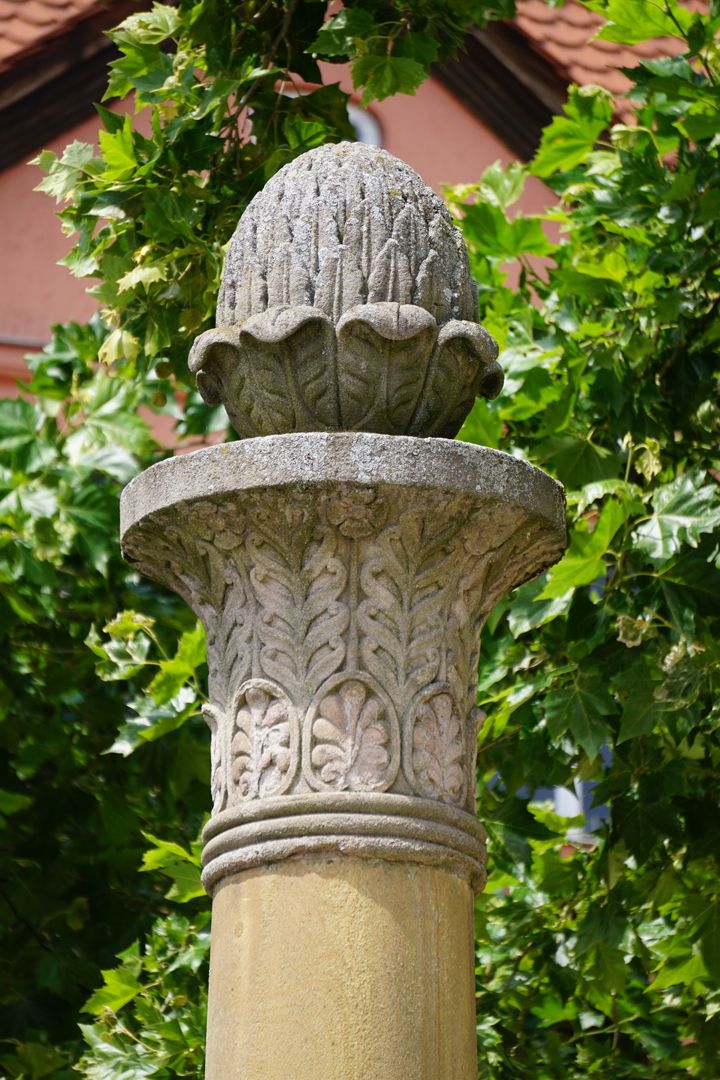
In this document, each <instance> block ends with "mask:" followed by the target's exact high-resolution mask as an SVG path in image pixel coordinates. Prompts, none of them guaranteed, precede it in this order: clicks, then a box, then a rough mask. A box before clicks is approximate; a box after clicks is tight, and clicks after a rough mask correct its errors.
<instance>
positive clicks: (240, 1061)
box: [206, 855, 477, 1080]
mask: <svg viewBox="0 0 720 1080" xmlns="http://www.w3.org/2000/svg"><path fill="white" fill-rule="evenodd" d="M210 1002H211V1007H210V1010H209V1014H208V1043H207V1073H206V1075H207V1077H208V1080H476V1077H477V1063H476V1035H475V1024H476V1020H475V975H474V963H473V904H472V893H471V891H470V888H469V886H468V883H467V882H466V881H464V880H463V879H462V878H461V877H458V876H456V875H455V874H453V873H448V872H446V871H445V870H443V869H442V868H441V867H435V866H418V865H413V864H407V863H405V864H402V863H391V862H388V861H387V860H385V859H383V860H382V861H379V860H372V859H368V860H363V861H360V860H357V859H343V858H332V857H329V856H327V855H325V856H323V855H317V856H313V855H305V856H304V857H303V858H302V859H290V860H285V861H284V862H280V863H276V864H274V865H273V866H270V867H266V868H263V869H256V870H247V871H245V872H244V873H241V874H238V875H237V876H236V877H231V878H229V879H228V880H226V881H225V882H224V883H223V884H222V885H221V886H220V887H219V888H218V889H217V891H216V893H215V896H214V898H213V931H212V953H211V957H210Z"/></svg>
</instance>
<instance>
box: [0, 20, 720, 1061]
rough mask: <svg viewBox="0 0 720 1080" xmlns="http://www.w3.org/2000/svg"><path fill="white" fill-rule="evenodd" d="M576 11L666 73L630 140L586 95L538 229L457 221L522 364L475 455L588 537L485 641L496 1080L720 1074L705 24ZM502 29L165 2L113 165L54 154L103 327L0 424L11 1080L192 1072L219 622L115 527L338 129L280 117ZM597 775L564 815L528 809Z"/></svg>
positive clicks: (495, 210)
mask: <svg viewBox="0 0 720 1080" xmlns="http://www.w3.org/2000/svg"><path fill="white" fill-rule="evenodd" d="M587 6H589V7H592V8H593V9H594V10H598V11H600V12H601V13H603V14H604V15H605V16H606V19H607V21H606V23H605V24H604V25H603V27H602V29H601V31H600V35H601V36H602V37H604V38H606V39H609V40H617V41H621V42H627V43H633V42H638V41H643V40H646V39H647V38H652V37H654V36H655V35H657V34H663V35H667V34H670V35H671V36H674V37H675V38H676V39H678V40H680V41H681V42H683V43H684V47H685V48H686V54H685V55H681V56H678V57H675V58H674V59H669V60H661V61H646V62H644V63H643V64H642V65H641V66H640V67H639V68H637V69H634V70H633V72H632V78H633V80H634V83H635V88H634V90H633V99H634V101H635V103H636V110H637V125H636V126H633V127H630V126H627V125H622V124H613V123H612V110H613V103H612V100H611V98H610V97H609V96H608V95H607V94H606V93H604V92H603V91H600V90H597V89H592V88H585V89H582V90H575V91H573V92H572V93H571V95H570V100H569V102H568V106H567V109H566V112H565V114H564V116H563V117H559V118H557V119H556V120H555V121H553V123H552V124H551V125H550V126H549V128H548V129H547V131H546V133H545V136H544V138H543V142H542V145H541V147H540V150H539V152H538V155H537V157H536V159H535V161H534V163H532V165H531V171H533V172H534V173H535V174H536V175H537V176H540V177H542V178H543V179H544V180H545V181H546V182H547V183H548V184H549V185H551V187H552V188H553V190H554V191H555V192H556V194H557V196H558V200H559V204H558V206H557V207H556V208H554V209H553V210H552V211H549V212H548V213H547V214H545V215H522V214H517V213H514V212H513V210H512V209H511V208H512V207H513V204H514V203H515V202H516V201H517V199H518V197H519V196H520V194H521V192H522V188H523V184H524V182H525V177H526V174H527V170H526V169H525V168H523V167H522V166H519V165H513V166H510V167H509V168H507V169H502V168H500V167H499V166H492V167H491V168H489V169H488V170H487V171H486V172H485V174H484V176H483V177H482V178H481V180H480V181H479V183H477V184H475V185H469V186H465V187H463V188H458V189H455V190H454V191H452V192H449V194H448V197H449V202H450V205H451V208H452V210H453V212H454V213H455V214H456V216H457V219H458V222H459V224H460V225H461V227H462V229H463V231H464V233H465V237H466V239H467V241H468V244H469V246H470V250H471V259H472V265H473V272H474V274H475V277H476V279H477V281H478V283H479V287H480V308H481V311H480V314H481V319H482V321H483V322H484V323H485V325H486V326H487V327H488V329H489V330H490V331H491V332H492V333H493V334H494V335H495V336H496V337H497V338H498V340H499V341H500V343H501V346H502V349H503V353H502V357H501V360H502V362H503V364H504V367H505V370H506V372H507V383H506V391H505V392H504V393H503V395H501V397H500V398H499V399H498V400H497V401H496V402H493V403H487V402H484V401H482V402H478V403H477V404H476V407H475V409H474V410H473V413H472V414H471V417H470V418H469V420H468V422H467V424H466V426H465V428H464V430H463V432H462V433H461V437H462V438H465V439H468V440H470V441H477V442H480V443H484V444H486V445H490V446H499V447H501V448H502V449H504V450H509V451H511V452H513V453H515V454H518V455H520V456H526V457H528V458H529V459H530V460H532V461H533V462H534V463H536V464H538V465H540V466H541V467H543V468H545V469H547V470H548V471H549V472H551V473H552V474H553V475H555V476H557V477H558V479H560V480H561V481H562V482H563V483H564V484H565V486H566V488H567V491H568V507H569V524H570V546H569V549H568V553H567V555H566V557H565V558H564V559H563V561H562V562H561V563H560V564H558V566H556V567H555V568H553V569H552V570H551V571H549V572H548V573H547V574H546V575H545V576H544V577H543V578H542V579H541V580H540V581H537V582H533V583H530V584H529V585H526V586H524V587H523V588H522V589H520V590H518V591H517V592H516V593H515V594H514V596H513V597H511V598H510V599H509V600H508V601H507V602H505V603H503V604H502V605H501V606H500V607H499V608H498V609H497V610H496V611H495V612H494V613H493V615H492V617H491V620H490V622H489V624H488V626H487V628H486V631H485V637H484V648H483V661H482V665H481V689H480V703H481V704H483V706H484V708H485V710H486V711H487V713H488V716H489V720H488V722H487V724H486V726H485V728H484V729H483V731H482V732H481V747H480V749H481V753H480V763H479V770H480V779H481V786H480V795H479V812H480V815H481V817H482V818H483V820H484V821H486V822H487V824H488V829H489V832H490V835H491V842H492V851H491V866H492V867H493V873H492V877H491V879H490V882H489V884H488V889H487V890H486V893H485V895H484V897H483V898H481V900H480V901H479V902H478V906H477V930H478V946H477V971H478V1042H479V1049H480V1055H479V1056H480V1069H481V1072H480V1075H481V1076H483V1077H497V1078H500V1077H502V1078H507V1077H513V1076H518V1077H520V1076H533V1077H535V1078H538V1080H543V1078H545V1077H547V1078H551V1077H568V1078H572V1077H577V1078H578V1080H579V1078H580V1077H586V1076H608V1075H612V1076H613V1077H618V1078H622V1077H643V1078H644V1077H647V1076H653V1077H654V1076H658V1077H660V1076H668V1077H680V1076H688V1075H690V1076H696V1077H707V1078H711V1077H714V1076H717V1075H718V1072H720V1067H719V1063H718V1049H719V1047H720V1022H719V1021H718V1015H719V1013H720V999H719V997H718V990H717V983H718V979H719V978H720V889H719V887H718V881H719V880H720V877H719V875H718V866H717V862H718V854H717V853H718V850H720V846H719V841H720V835H718V834H719V832H720V825H719V824H718V814H717V806H718V802H719V801H720V790H719V785H718V777H720V747H719V745H718V739H717V729H718V722H719V720H720V716H719V714H718V707H717V699H718V694H717V691H718V681H719V676H718V671H719V665H718V659H719V657H718V651H719V646H718V640H719V638H720V635H719V633H718V630H719V628H718V625H717V624H718V617H719V612H720V605H719V604H718V598H719V596H720V588H719V586H718V573H717V567H718V545H717V532H718V525H720V497H719V495H718V478H719V477H720V466H719V463H718V460H717V457H718V453H717V446H718V432H719V431H720V409H719V408H718V404H717V402H718V365H717V361H716V356H717V346H718V337H719V336H720V335H719V333H718V325H720V324H719V323H718V311H719V310H720V284H719V274H720V263H719V262H718V256H717V252H718V251H719V250H720V235H719V233H720V225H719V224H718V220H719V215H718V209H719V208H720V164H719V162H718V153H719V148H720V121H719V120H718V117H719V116H720V110H719V106H720V91H719V90H718V80H719V78H720V64H719V63H718V50H717V39H716V35H717V29H718V22H719V20H718V18H717V17H716V13H715V11H714V9H712V10H711V12H710V14H709V15H708V16H701V15H698V14H695V13H692V12H690V11H689V10H688V9H686V8H684V7H682V6H681V5H680V4H678V3H676V2H675V0H661V3H652V4H651V3H644V0H634V2H633V4H632V19H631V20H629V19H628V16H627V12H628V10H629V9H630V5H628V4H626V3H623V2H621V0H617V2H616V0H592V2H590V3H588V4H587ZM511 13H512V12H511V11H510V10H509V7H508V8H506V6H505V5H504V4H503V2H502V0H500V2H499V3H497V4H478V3H474V2H472V0H462V2H460V3H454V4H451V3H448V2H446V0H442V2H440V3H433V4H429V3H426V2H424V0H410V2H408V3H406V4H404V5H402V7H400V6H394V5H390V4H381V3H379V2H377V0H363V2H358V3H349V4H346V5H345V7H344V9H343V10H342V11H341V12H338V13H336V14H335V15H334V17H332V18H331V19H329V20H328V21H326V22H323V19H324V5H323V4H319V3H313V2H310V0H306V2H299V0H295V2H287V3H282V4H281V3H279V2H273V0H265V2H260V0H256V2H252V3H248V4H243V5H236V4H231V3H230V2H229V0H213V2H212V3H211V2H209V0H203V2H200V3H192V2H182V3H181V4H180V5H179V6H169V5H161V4H156V5H155V7H154V8H153V9H152V11H150V12H143V13H139V14H137V15H133V16H131V17H130V18H129V19H127V20H126V21H125V22H124V23H123V24H122V26H121V27H119V28H118V29H117V30H116V31H115V32H114V39H115V41H116V42H117V44H118V46H119V48H120V51H121V56H120V59H119V60H118V61H116V63H115V64H114V65H113V68H112V71H111V79H110V86H109V89H108V97H109V98H127V97H128V96H129V95H131V94H132V95H134V100H135V103H136V107H137V108H138V109H139V116H138V119H137V120H136V119H135V117H134V116H131V115H130V113H129V112H127V113H124V112H113V111H111V110H110V109H109V108H106V107H104V106H102V107H100V115H101V118H102V122H103V125H104V130H103V131H102V132H101V135H100V145H99V148H93V147H89V146H85V145H82V144H78V143H74V144H71V146H70V147H68V148H67V149H66V151H65V153H64V154H63V155H61V157H59V158H56V157H54V156H53V155H49V154H47V153H45V154H42V155H41V157H40V162H41V164H42V165H43V166H44V168H45V169H46V172H47V175H46V178H45V179H44V180H43V182H42V187H43V188H44V189H45V190H47V191H48V192H49V193H50V194H52V195H53V196H55V197H56V198H57V199H58V200H59V201H60V202H61V203H62V204H63V206H62V209H61V215H60V216H61V219H62V221H63V224H64V227H65V228H66V229H67V230H68V231H75V232H76V234H77V243H76V245H75V247H74V248H73V251H72V252H71V254H70V255H69V256H68V259H67V263H68V265H69V267H70V269H71V270H72V271H73V272H74V273H76V274H77V275H79V276H81V277H83V276H89V277H94V278H96V279H97V280H98V282H99V283H98V284H96V285H94V286H93V291H94V292H95V294H96V295H97V297H98V300H99V302H100V303H101V305H102V308H103V323H100V322H95V323H93V324H91V325H90V326H89V327H78V326H68V327H62V328H57V329H56V332H55V336H54V338H53V341H52V342H51V344H50V345H49V346H48V347H47V349H46V350H45V351H44V352H43V353H42V354H40V355H39V356H36V357H34V358H31V368H32V374H31V379H30V380H29V382H28V383H27V385H26V386H25V387H24V392H23V395H22V396H21V397H20V398H19V399H17V400H14V401H5V402H0V551H1V552H2V557H1V559H0V575H1V576H2V586H3V587H2V595H1V598H0V607H1V608H2V612H1V615H0V635H2V639H3V649H2V652H1V653H0V670H1V671H2V680H3V681H2V685H1V686H0V721H1V726H0V738H1V739H2V744H3V748H4V750H5V754H4V755H3V760H2V762H1V763H0V826H2V840H3V845H4V855H5V858H4V859H3V870H2V880H1V881H0V901H2V902H3V903H4V905H5V908H6V913H7V916H8V917H7V918H6V919H4V920H3V923H2V925H3V927H4V928H3V929H2V930H0V935H2V938H3V944H4V946H5V947H4V948H3V950H2V955H3V957H6V958H7V959H6V960H3V961H2V969H1V972H0V974H1V976H2V977H0V1001H1V1002H2V1006H3V1020H2V1028H1V1029H0V1037H2V1040H3V1041H2V1043H1V1044H0V1067H1V1068H2V1070H3V1071H4V1073H6V1074H7V1075H8V1076H11V1077H18V1078H19V1077H28V1078H36V1077H38V1078H39V1077H46V1076H47V1077H54V1078H55V1080H63V1078H67V1077H69V1076H71V1075H76V1073H71V1071H70V1070H71V1068H72V1067H73V1065H75V1068H76V1070H77V1071H78V1072H79V1073H80V1074H81V1075H85V1076H88V1077H94V1078H97V1080H99V1078H102V1080H107V1078H114V1080H121V1078H123V1080H124V1078H130V1077H133V1078H134V1077H138V1076H158V1077H170V1076H181V1077H182V1076H187V1077H191V1076H192V1077H197V1076H198V1075H199V1074H200V1073H201V1070H202V1044H203V1037H204V1008H205V983H206V962H207V947H208V923H207V911H206V904H205V902H204V901H203V900H202V899H199V896H200V887H199V876H198V840H197V836H198V833H199V830H200V826H201V824H202V820H203V818H204V816H205V815H206V812H207V801H208V800H207V782H208V763H207V757H208V755H207V736H206V733H205V731H204V730H203V729H204V724H203V722H202V720H201V718H200V706H201V704H202V700H203V693H202V687H203V685H204V678H205V674H206V672H205V667H204V653H203V638H202V631H201V629H200V628H199V627H198V626H197V625H196V624H195V622H194V620H193V619H192V617H191V616H190V614H189V612H188V611H187V609H186V608H185V607H184V605H182V604H181V602H180V601H179V600H177V599H176V598H174V597H172V596H170V595H168V594H167V593H165V592H164V591H163V592H161V591H160V590H156V589H155V588H153V587H152V585H151V584H150V583H148V582H146V581H143V580H141V579H140V578H139V577H138V576H137V575H136V574H135V573H133V572H132V571H130V570H129V569H128V568H127V567H126V566H125V565H124V564H123V563H122V561H121V559H120V557H119V551H118V546H117V540H116V537H117V505H118V495H119V489H120V486H121V485H122V483H124V482H126V481H127V479H128V478H129V477H130V476H131V475H133V474H134V473H136V472H137V471H139V470H140V469H141V468H143V467H146V466H147V465H149V464H150V463H152V462H153V461H154V460H157V458H158V457H159V456H160V453H161V451H160V450H159V449H158V448H157V447H156V446H155V444H154V443H153V440H152V439H151V437H150V434H149V429H148V425H147V418H148V416H149V415H150V414H151V412H152V411H153V410H154V411H164V412H167V413H169V414H170V415H171V416H173V417H175V418H177V420H178V424H179V432H180V433H181V434H184V435H188V434H190V435H195V436H199V437H200V438H203V437H204V435H205V434H206V433H207V432H208V431H209V430H211V429H212V428H213V427H218V426H222V424H223V421H222V420H221V419H220V418H219V417H218V414H217V413H214V412H213V411H212V410H210V409H208V408H207V407H206V406H204V405H203V404H202V403H201V402H200V401H199V399H198V397H197V395H195V394H194V392H193V391H192V389H191V387H190V386H189V385H188V382H187V376H186V374H185V370H186V369H185V363H186V357H187V352H188V347H189V344H190V341H191V339H192V338H193V337H194V336H195V334H196V333H197V332H198V331H199V330H201V329H203V328H204V327H205V326H206V325H209V322H210V319H211V311H212V306H213V301H214V295H215V292H216V289H217V283H218V278H219V272H220V266H221V262H222V251H223V245H224V243H225V242H226V240H227V238H228V236H229V234H230V232H231V230H232V228H233V227H234V224H235V222H236V220H237V217H238V216H239V213H240V212H241V211H242V209H243V208H244V206H245V205H246V203H247V202H248V200H249V199H250V198H251V197H252V195H253V194H254V193H255V192H256V191H257V190H258V189H259V188H260V187H261V186H262V185H263V183H264V182H265V181H266V180H267V179H268V177H269V176H270V175H272V174H273V172H275V171H276V170H277V169H278V168H279V167H281V166H282V165H283V164H284V163H285V162H286V161H288V160H290V158H292V157H293V156H295V155H296V154H298V153H301V152H302V151H304V150H306V149H308V148H309V147H311V146H314V145H318V144H320V143H322V142H325V141H328V140H330V141H332V140H336V139H339V138H343V137H348V135H349V134H350V132H349V129H348V125H347V114H346V101H347V99H346V95H344V94H343V93H342V92H341V91H340V90H339V89H338V88H337V87H324V88H318V89H311V92H309V93H307V94H306V95H303V96H296V97H293V96H288V95H286V94H283V93H279V92H278V86H282V85H283V84H284V85H285V86H286V87H287V88H292V87H293V85H294V80H295V79H296V77H299V78H300V79H302V80H304V81H305V83H306V84H309V85H310V86H312V85H313V84H314V83H316V82H317V80H318V72H317V66H316V58H317V57H321V58H324V59H327V60H330V61H348V62H350V64H351V67H352V71H353V76H354V79H355V82H356V84H357V85H358V86H359V87H360V88H362V89H363V91H364V94H365V98H366V100H369V99H370V98H372V97H376V98H381V97H383V96H385V95H386V94H388V93H393V92H395V91H397V90H401V91H405V92H412V91H413V90H414V89H415V88H416V87H417V85H418V84H419V82H420V81H421V80H422V78H424V77H425V75H426V74H427V72H428V70H429V65H430V63H431V62H432V61H433V59H435V57H436V56H437V57H443V56H445V55H447V54H448V53H449V52H450V51H452V49H453V48H455V47H456V46H457V44H458V43H459V41H460V39H461V36H462V32H463V28H464V26H465V24H466V23H467V22H468V21H480V20H482V19H484V18H485V17H496V16H498V15H500V16H502V15H506V14H511ZM250 125H251V126H250ZM508 275H511V276H510V277H509V276H508ZM516 280H517V281H518V284H517V285H515V284H513V286H512V287H510V285H509V281H513V282H515V281H516ZM141 378H142V381H141ZM579 784H584V785H586V788H585V794H586V798H585V801H586V806H585V809H586V816H585V817H584V816H583V814H582V813H581V812H580V809H579V812H578V815H577V816H576V817H574V818H567V817H561V816H559V815H558V813H557V812H555V811H553V810H550V809H549V808H548V807H547V805H545V804H544V803H543V802H542V801H541V799H540V796H539V794H538V793H539V792H541V791H542V790H547V789H548V788H552V787H566V788H569V789H571V790H574V789H575V786H576V785H579ZM590 801H592V802H593V803H594V807H595V809H592V808H590V809H588V807H587V803H588V802H590ZM603 822H604V824H603ZM180 904H181V905H183V906H182V907H179V906H178V905H180ZM116 957H119V963H116ZM101 969H102V973H101ZM80 1015H83V1018H84V1021H85V1020H86V1021H87V1022H83V1026H82V1036H83V1038H84V1040H85V1048H84V1051H83V1050H81V1049H80V1048H79V1047H78V1043H77V1034H76V1033H77V1028H76V1024H77V1020H78V1016H80ZM81 1055H82V1056H81ZM80 1056H81V1060H80V1061H79V1063H77V1059H78V1058H79V1057H80ZM75 1063H77V1064H75Z"/></svg>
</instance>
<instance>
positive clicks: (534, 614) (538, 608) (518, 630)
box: [508, 577, 573, 638]
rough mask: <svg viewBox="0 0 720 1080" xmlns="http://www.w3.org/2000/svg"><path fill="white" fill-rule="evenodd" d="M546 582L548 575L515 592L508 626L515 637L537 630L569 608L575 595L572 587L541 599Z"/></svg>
mask: <svg viewBox="0 0 720 1080" xmlns="http://www.w3.org/2000/svg"><path fill="white" fill-rule="evenodd" d="M546 582H547V578H546V577H540V578H538V579H537V580H536V581H531V582H529V583H528V584H527V585H523V586H522V588H520V589H517V590H516V591H515V592H514V593H513V598H512V606H511V608H510V611H509V612H508V626H509V627H510V632H511V633H512V636H513V637H515V638H517V637H520V635H521V634H527V633H528V631H529V630H537V628H538V627H539V626H544V625H545V624H546V623H548V622H550V621H551V620H552V619H555V618H557V616H558V615H564V614H565V613H566V612H567V611H568V610H569V608H570V604H571V603H572V597H573V590H572V589H568V591H567V592H566V593H564V594H563V595H562V596H557V597H553V598H552V599H550V600H540V599H539V595H540V593H541V592H542V591H543V589H544V588H545V585H546Z"/></svg>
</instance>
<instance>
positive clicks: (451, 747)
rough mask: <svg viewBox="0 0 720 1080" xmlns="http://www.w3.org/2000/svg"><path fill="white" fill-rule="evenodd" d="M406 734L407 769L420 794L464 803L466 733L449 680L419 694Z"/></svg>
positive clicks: (449, 801) (466, 776) (406, 724)
mask: <svg viewBox="0 0 720 1080" xmlns="http://www.w3.org/2000/svg"><path fill="white" fill-rule="evenodd" d="M403 736H404V752H405V754H404V756H405V769H406V772H407V775H408V778H409V779H410V780H411V783H412V786H413V788H414V789H415V791H416V792H417V793H418V795H423V796H425V797H426V798H428V799H439V800H440V802H447V803H455V805H457V806H462V804H463V803H464V802H465V797H466V792H467V785H468V770H467V764H468V762H467V752H466V736H465V731H464V724H463V720H462V717H461V715H460V711H459V709H458V707H457V705H456V703H455V700H454V698H453V695H452V693H451V690H450V687H449V686H448V684H447V683H435V684H434V685H432V686H429V687H428V688H427V689H426V690H423V691H422V692H421V693H420V694H419V695H418V697H417V698H416V699H415V701H414V702H413V703H412V705H411V706H410V709H409V710H408V715H407V717H406V721H405V725H404V730H403Z"/></svg>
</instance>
